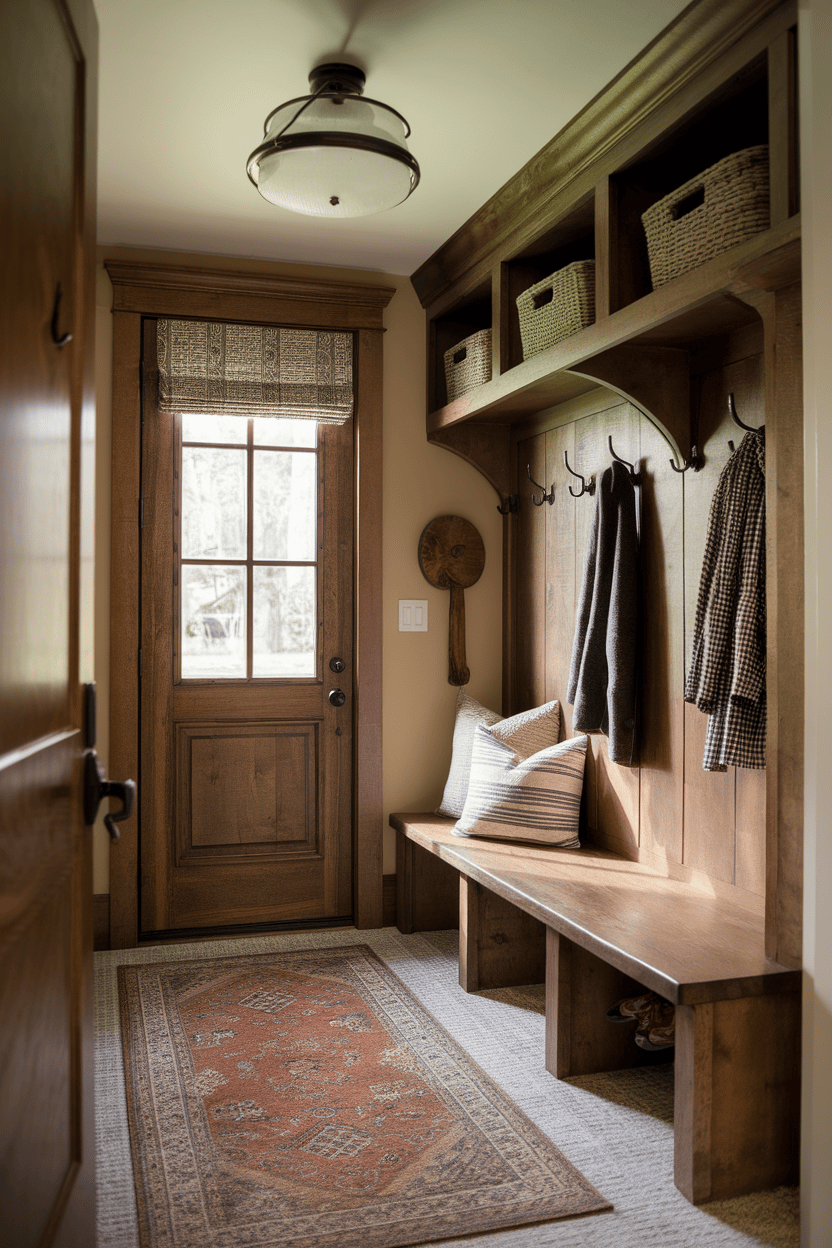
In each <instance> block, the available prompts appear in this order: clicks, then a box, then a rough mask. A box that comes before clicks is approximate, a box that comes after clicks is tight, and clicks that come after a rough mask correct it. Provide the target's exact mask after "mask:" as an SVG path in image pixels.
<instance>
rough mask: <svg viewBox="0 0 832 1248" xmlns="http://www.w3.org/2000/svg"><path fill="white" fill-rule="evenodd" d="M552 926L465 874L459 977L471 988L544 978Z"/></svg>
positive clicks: (462, 879)
mask: <svg viewBox="0 0 832 1248" xmlns="http://www.w3.org/2000/svg"><path fill="white" fill-rule="evenodd" d="M545 969H546V929H545V928H544V926H543V924H542V923H540V922H538V920H537V919H534V918H532V916H531V915H530V914H526V913H525V911H523V910H519V909H518V908H517V906H514V905H512V904H511V902H510V901H504V900H503V898H502V897H498V896H497V894H496V893H492V892H491V890H490V889H487V888H483V887H482V885H480V884H477V883H476V882H475V881H474V880H471V879H468V878H467V877H466V876H464V875H460V876H459V983H460V986H461V987H462V988H464V989H465V991H466V992H477V991H478V990H479V989H480V988H513V987H516V986H517V985H518V984H542V983H543V976H544V972H545Z"/></svg>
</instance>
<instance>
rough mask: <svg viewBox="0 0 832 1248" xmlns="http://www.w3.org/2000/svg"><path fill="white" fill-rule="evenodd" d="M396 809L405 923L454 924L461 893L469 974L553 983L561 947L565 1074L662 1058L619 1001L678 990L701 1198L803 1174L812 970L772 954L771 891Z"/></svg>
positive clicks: (688, 1169)
mask: <svg viewBox="0 0 832 1248" xmlns="http://www.w3.org/2000/svg"><path fill="white" fill-rule="evenodd" d="M390 821H391V823H392V824H393V826H394V827H395V828H396V830H397V832H398V833H399V859H398V861H399V888H400V893H399V926H400V928H401V930H402V931H419V930H425V929H426V928H429V927H442V926H451V924H452V923H455V922H456V918H455V916H456V913H457V906H458V913H459V943H460V949H459V982H460V984H461V985H462V987H463V988H465V989H467V991H469V992H472V991H475V990H476V989H479V988H505V987H511V986H513V985H517V984H530V983H540V982H541V980H542V979H543V976H544V953H545V980H546V1069H547V1070H548V1071H549V1072H550V1074H552V1075H554V1076H555V1077H556V1078H558V1079H564V1078H568V1077H569V1076H571V1075H588V1074H595V1073H597V1072H600V1071H607V1070H623V1069H626V1068H628V1067H631V1066H635V1065H643V1064H648V1063H649V1064H652V1063H653V1062H655V1060H656V1057H657V1055H656V1054H653V1053H650V1052H645V1050H643V1049H641V1048H639V1047H638V1046H637V1045H636V1044H635V1036H634V1030H635V1029H634V1028H633V1027H632V1026H625V1025H621V1024H615V1023H610V1022H608V1021H607V1019H606V1018H605V1017H604V1015H605V1013H606V1011H607V1010H608V1009H609V1007H610V1005H611V1004H612V1003H613V1002H614V1001H617V1000H619V999H620V998H621V997H625V996H630V995H635V994H637V993H638V992H640V991H642V990H643V989H644V988H650V989H652V990H653V991H655V992H657V993H658V994H659V995H660V996H662V997H664V998H665V999H666V1000H668V1001H672V1002H673V1003H674V1004H675V1005H676V1043H675V1047H674V1049H673V1057H674V1059H675V1086H676V1101H675V1116H674V1136H675V1171H674V1178H675V1181H676V1186H677V1187H678V1188H679V1190H680V1191H681V1192H682V1193H683V1194H684V1195H685V1196H686V1197H687V1198H688V1200H690V1201H692V1202H693V1203H694V1204H703V1203H704V1202H705V1201H708V1200H717V1199H723V1198H728V1197H731V1196H740V1195H743V1194H744V1193H746V1192H753V1191H759V1190H763V1189H765V1188H770V1187H776V1186H777V1185H779V1184H782V1183H794V1182H796V1180H797V1170H798V1130H799V1121H798V1120H799V1106H800V996H801V987H802V981H801V976H800V972H799V971H796V970H794V969H793V968H791V967H787V966H783V965H781V964H780V963H777V962H773V961H771V960H770V959H769V958H767V957H766V951H765V924H764V919H763V907H762V901H760V902H759V904H757V903H756V902H754V901H753V899H750V898H749V897H748V896H747V895H744V894H743V893H742V892H741V891H740V890H739V889H738V890H736V895H735V896H733V895H732V896H730V897H729V896H727V895H725V896H723V895H716V894H714V895H712V894H711V893H710V892H706V891H703V890H702V889H701V888H698V887H697V886H696V885H695V884H689V883H685V882H684V881H682V880H674V879H670V878H668V877H666V876H663V875H660V874H659V873H658V872H656V871H654V870H651V869H650V868H649V867H647V866H644V865H643V864H640V863H635V862H632V861H630V860H629V859H627V860H625V859H623V858H621V857H619V856H618V855H615V854H611V853H609V852H608V851H605V850H600V849H594V848H592V847H587V848H585V849H583V850H581V852H580V853H575V852H574V851H572V850H557V849H552V848H550V847H548V846H547V847H538V846H528V845H522V846H521V845H513V844H510V843H493V844H492V843H490V842H485V841H477V840H475V839H471V840H464V839H463V840H460V839H459V838H458V837H455V836H454V835H453V821H452V820H450V819H443V818H441V817H438V816H436V815H425V814H413V815H407V814H405V815H391V817H390ZM431 860H432V861H431ZM451 915H453V916H454V917H452V918H451V917H450V916H451ZM406 923H409V924H410V926H406V925H405V924H406ZM636 977H637V978H636Z"/></svg>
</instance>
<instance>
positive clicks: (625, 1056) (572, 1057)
mask: <svg viewBox="0 0 832 1248" xmlns="http://www.w3.org/2000/svg"><path fill="white" fill-rule="evenodd" d="M643 991H644V989H643V987H642V986H641V984H639V983H637V982H636V980H634V979H631V978H630V977H629V975H625V974H624V973H623V971H618V970H616V969H615V967H612V966H610V965H609V963H607V962H602V961H601V959H600V958H596V957H595V955H594V954H593V953H590V952H589V951H588V950H587V949H582V948H581V947H580V945H576V944H573V942H572V941H571V940H568V939H567V938H566V937H565V936H561V935H559V933H558V932H556V931H554V930H553V929H552V928H551V927H549V928H547V929H546V1069H547V1070H548V1071H549V1073H550V1074H551V1075H554V1076H555V1077H556V1078H557V1079H566V1078H567V1077H568V1076H569V1075H592V1074H595V1073H596V1072H598V1071H601V1070H626V1069H628V1068H629V1067H630V1066H637V1065H640V1064H642V1063H643V1062H644V1060H645V1057H646V1054H645V1053H644V1051H643V1050H642V1049H640V1048H639V1047H638V1045H637V1044H636V1043H635V1041H634V1039H633V1037H634V1034H635V1028H634V1027H633V1026H632V1024H627V1025H625V1024H621V1023H610V1022H608V1021H607V1019H606V1018H605V1017H604V1015H605V1013H606V1011H607V1010H608V1009H609V1007H610V1006H611V1005H612V1004H613V1003H614V1002H615V1001H618V1000H620V999H621V997H627V996H635V995H636V994H637V993H639V992H643Z"/></svg>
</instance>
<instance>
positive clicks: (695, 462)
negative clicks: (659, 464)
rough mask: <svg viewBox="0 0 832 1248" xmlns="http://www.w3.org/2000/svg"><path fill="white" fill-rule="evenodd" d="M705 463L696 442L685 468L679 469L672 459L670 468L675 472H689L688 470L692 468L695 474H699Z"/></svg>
mask: <svg viewBox="0 0 832 1248" xmlns="http://www.w3.org/2000/svg"><path fill="white" fill-rule="evenodd" d="M704 462H705V460H704V459H703V458H702V456H701V455H700V454H699V451H698V450H697V449H696V443H695V442H694V444H693V446H692V447H691V448H690V455H688V457H687V459H686V460H685V466H684V468H677V467H676V465H675V464H674V462H673V460H672V459H671V461H670V467H671V468H672V469H673V471H674V472H687V470H688V468H692V469H693V471H694V472H698V471H699V469H700V468H701V467H702V465H703V464H704Z"/></svg>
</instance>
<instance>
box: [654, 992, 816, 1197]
mask: <svg viewBox="0 0 832 1248" xmlns="http://www.w3.org/2000/svg"><path fill="white" fill-rule="evenodd" d="M799 1105H800V994H799V993H796V992H790V993H781V994H777V995H774V996H766V997H745V998H742V999H740V1000H736V1001H714V1002H708V1003H706V1004H703V1005H680V1006H677V1008H676V1099H675V1106H674V1135H675V1161H674V1179H675V1182H676V1186H677V1187H678V1188H679V1190H680V1191H681V1192H682V1193H683V1194H684V1195H685V1196H687V1198H688V1200H690V1201H692V1202H693V1203H694V1204H703V1203H704V1202H705V1201H708V1200H718V1199H720V1198H723V1197H728V1196H739V1195H742V1193H744V1192H754V1191H758V1190H761V1189H763V1188H769V1187H776V1186H777V1185H778V1184H781V1183H796V1182H797V1178H798V1141H799Z"/></svg>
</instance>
